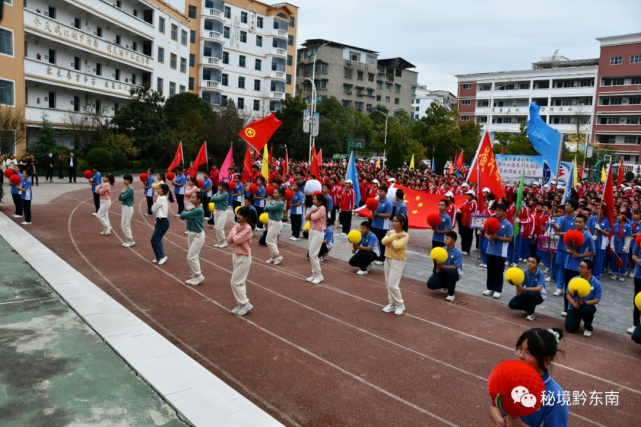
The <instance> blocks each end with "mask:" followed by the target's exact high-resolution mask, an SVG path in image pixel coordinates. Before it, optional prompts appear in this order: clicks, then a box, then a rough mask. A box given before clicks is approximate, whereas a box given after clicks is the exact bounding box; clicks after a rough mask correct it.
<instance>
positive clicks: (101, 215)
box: [96, 199, 111, 229]
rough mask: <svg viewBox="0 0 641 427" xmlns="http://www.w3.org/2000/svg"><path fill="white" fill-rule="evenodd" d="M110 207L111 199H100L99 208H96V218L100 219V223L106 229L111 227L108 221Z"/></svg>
mask: <svg viewBox="0 0 641 427" xmlns="http://www.w3.org/2000/svg"><path fill="white" fill-rule="evenodd" d="M110 207H111V200H104V199H100V208H99V209H98V214H97V215H96V218H98V221H100V224H102V226H103V227H104V228H105V229H107V228H109V227H111V223H110V222H109V208H110Z"/></svg>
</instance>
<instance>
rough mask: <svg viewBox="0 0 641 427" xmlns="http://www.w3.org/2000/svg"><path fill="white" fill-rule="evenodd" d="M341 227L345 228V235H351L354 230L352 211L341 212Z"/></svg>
mask: <svg viewBox="0 0 641 427" xmlns="http://www.w3.org/2000/svg"><path fill="white" fill-rule="evenodd" d="M341 225H342V226H343V233H345V234H347V233H349V231H350V230H351V229H352V211H341Z"/></svg>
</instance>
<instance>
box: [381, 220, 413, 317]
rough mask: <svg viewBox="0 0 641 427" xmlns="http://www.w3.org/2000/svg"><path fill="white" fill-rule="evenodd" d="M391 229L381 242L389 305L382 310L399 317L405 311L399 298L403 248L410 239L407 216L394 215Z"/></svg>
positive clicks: (403, 255) (404, 257)
mask: <svg viewBox="0 0 641 427" xmlns="http://www.w3.org/2000/svg"><path fill="white" fill-rule="evenodd" d="M392 227H393V228H394V230H389V231H388V232H387V235H386V236H385V237H383V241H382V242H381V243H382V244H384V245H385V246H387V248H386V249H385V285H386V286H387V299H388V302H389V304H388V305H387V306H386V307H385V308H384V309H383V311H384V312H385V313H391V312H394V314H398V315H399V316H400V315H401V314H403V312H404V311H405V303H404V302H403V297H402V296H401V288H400V286H399V285H400V283H401V277H403V267H405V260H406V259H407V257H406V254H405V248H407V242H408V241H409V239H410V237H409V235H408V234H407V230H408V225H407V216H405V215H404V214H399V215H394V218H393V219H392Z"/></svg>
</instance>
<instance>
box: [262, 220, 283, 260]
mask: <svg viewBox="0 0 641 427" xmlns="http://www.w3.org/2000/svg"><path fill="white" fill-rule="evenodd" d="M282 229H283V222H282V221H273V220H271V219H270V220H269V221H267V237H266V238H265V243H267V247H268V248H269V252H271V254H272V258H276V257H277V256H278V240H277V239H278V233H280V230H282Z"/></svg>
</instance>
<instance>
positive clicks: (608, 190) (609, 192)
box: [599, 165, 614, 237]
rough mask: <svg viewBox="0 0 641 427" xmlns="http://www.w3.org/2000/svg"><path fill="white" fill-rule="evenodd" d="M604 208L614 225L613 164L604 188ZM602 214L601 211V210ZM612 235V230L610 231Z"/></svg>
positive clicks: (611, 223) (611, 225) (611, 224)
mask: <svg viewBox="0 0 641 427" xmlns="http://www.w3.org/2000/svg"><path fill="white" fill-rule="evenodd" d="M603 210H604V211H605V216H606V218H607V219H608V220H609V221H610V227H613V226H614V189H613V186H612V165H610V168H609V170H608V179H606V180H605V190H603ZM599 214H600V212H599ZM610 237H612V232H610Z"/></svg>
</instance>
